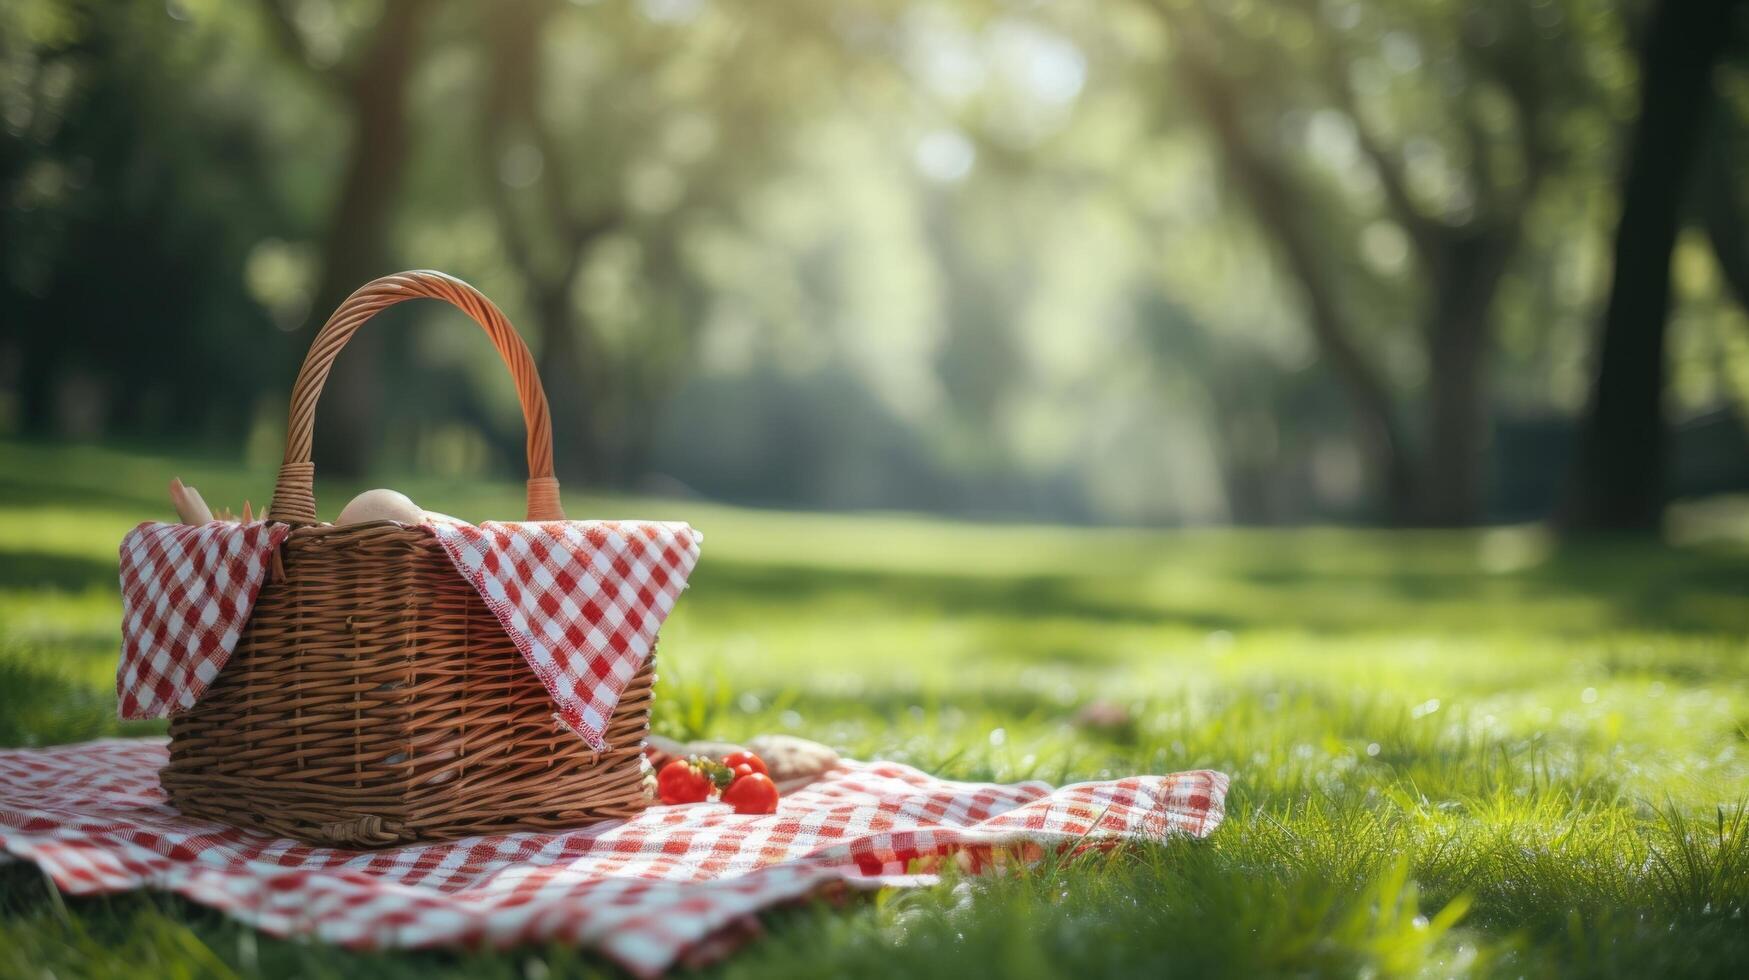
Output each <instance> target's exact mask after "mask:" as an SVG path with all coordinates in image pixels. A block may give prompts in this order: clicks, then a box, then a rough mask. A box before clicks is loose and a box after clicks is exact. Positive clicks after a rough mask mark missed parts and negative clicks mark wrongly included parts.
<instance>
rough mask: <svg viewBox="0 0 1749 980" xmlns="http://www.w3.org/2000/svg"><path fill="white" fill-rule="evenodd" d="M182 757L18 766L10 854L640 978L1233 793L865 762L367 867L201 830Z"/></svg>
mask: <svg viewBox="0 0 1749 980" xmlns="http://www.w3.org/2000/svg"><path fill="white" fill-rule="evenodd" d="M165 761H166V751H165V743H164V741H163V740H162V739H113V740H108V741H101V742H88V743H85V744H82V745H69V746H63V747H60V748H53V749H44V750H32V751H3V752H0V846H3V847H4V850H5V852H7V853H10V854H12V855H14V856H16V857H19V858H22V859H25V860H29V861H33V862H35V863H36V864H37V865H39V866H40V867H41V868H42V869H43V870H44V871H45V872H46V873H47V874H48V875H49V877H50V878H52V879H53V880H54V882H55V884H56V885H57V886H59V887H60V888H61V889H62V890H64V891H66V892H69V893H72V894H96V893H102V892H115V891H122V890H125V889H130V888H156V889H162V890H165V891H171V892H175V893H177V894H179V895H182V896H184V897H186V898H188V899H190V900H192V901H195V902H199V903H201V904H203V905H208V906H211V907H213V908H216V909H219V910H221V911H224V912H227V913H229V914H231V915H233V916H236V917H237V918H239V919H241V920H243V921H244V922H248V923H250V924H252V925H255V926H257V927H259V928H260V929H262V930H264V931H266V932H269V933H272V934H274V935H280V936H289V935H311V936H315V937H317V938H319V939H322V940H326V941H329V942H334V943H340V944H343V945H346V946H351V947H357V948H365V949H388V948H413V947H432V946H457V945H487V946H494V947H503V946H510V945H514V944H516V943H522V942H541V941H559V942H569V943H576V944H580V945H587V946H594V947H597V948H599V949H600V950H601V951H602V952H603V953H605V954H606V955H608V956H610V957H612V958H613V959H614V960H617V961H618V962H619V963H621V964H622V965H624V966H625V967H626V968H627V969H629V970H631V971H632V972H633V973H635V974H638V975H640V976H653V975H655V974H658V973H660V972H662V971H663V970H665V969H667V968H668V967H669V966H671V965H672V964H673V963H674V962H675V961H676V960H677V959H680V958H682V957H685V958H686V959H687V960H688V961H689V962H697V961H698V960H700V959H703V958H706V957H708V956H711V955H720V954H722V953H724V952H727V951H728V949H729V948H731V947H732V945H733V944H734V943H735V942H736V941H738V940H739V939H740V938H745V937H746V936H747V935H750V934H751V933H752V931H753V929H754V928H755V927H756V925H757V920H754V919H753V918H752V914H753V913H755V912H757V911H759V910H760V909H763V908H766V907H768V906H771V905H773V904H776V903H779V902H784V901H788V900H793V899H798V898H801V897H803V896H806V895H810V894H814V893H817V892H819V891H820V890H822V889H824V888H827V887H829V886H833V885H838V884H850V885H857V886H882V885H917V884H928V883H931V882H933V881H934V880H935V879H934V878H933V877H932V876H930V875H928V874H917V873H912V872H915V871H916V866H914V865H913V862H914V861H915V862H919V863H920V864H927V863H928V862H929V860H930V859H933V858H936V857H939V856H943V855H949V854H952V855H955V856H956V857H957V858H958V859H959V860H960V863H961V864H964V865H967V866H970V867H974V868H976V867H978V866H979V865H980V864H982V863H984V862H985V861H987V860H988V859H990V858H992V857H993V856H994V855H995V854H1007V853H1012V852H1014V851H1015V850H1018V851H1019V852H1020V853H1023V854H1036V853H1042V851H1043V850H1045V849H1053V848H1062V847H1081V846H1086V845H1106V844H1114V843H1119V842H1143V841H1160V840H1164V839H1166V838H1168V837H1173V836H1179V835H1188V836H1192V837H1203V836H1206V835H1208V834H1209V833H1211V832H1212V831H1213V830H1214V829H1215V827H1217V826H1218V825H1219V824H1220V822H1221V818H1222V816H1223V813H1224V810H1223V799H1224V797H1225V795H1226V789H1227V777H1226V776H1224V775H1222V774H1220V773H1217V772H1208V771H1199V772H1183V773H1177V774H1174V775H1170V776H1134V777H1130V778H1128V779H1118V780H1112V781H1109V782H1097V783H1079V784H1076V785H1074V786H1065V787H1063V788H1062V789H1057V790H1053V789H1051V788H1050V787H1049V786H1047V785H1045V784H1044V783H1039V782H1028V783H1019V784H1015V785H1006V786H1004V785H995V784H987V783H960V782H949V781H946V780H941V779H935V778H933V777H931V776H928V775H925V774H924V773H921V772H919V771H917V770H915V769H912V768H909V767H907V766H902V765H898V764H896V763H890V762H874V763H861V762H846V763H843V764H842V765H841V766H840V767H839V768H837V769H835V770H833V771H832V772H830V773H828V774H827V775H826V776H825V777H824V778H823V779H822V780H821V781H819V782H817V783H815V784H813V785H812V786H810V787H808V788H806V789H803V790H801V791H798V792H795V793H791V794H790V795H788V796H785V797H784V798H783V800H782V801H781V802H780V803H779V805H778V812H777V813H775V814H772V815H770V816H739V815H736V814H735V813H733V812H731V811H730V809H729V808H728V807H727V806H724V805H722V804H720V803H698V804H693V805H690V806H677V807H654V808H652V809H650V810H647V811H645V812H644V813H643V814H642V815H641V816H638V817H635V818H633V819H631V820H625V821H615V822H611V823H606V824H598V825H596V826H594V827H590V828H587V829H584V830H577V831H572V832H570V833H562V834H550V833H541V834H532V833H531V834H506V835H502V836H494V837H473V838H469V839H466V840H461V841H455V842H452V843H446V844H428V845H420V846H415V847H403V848H396V849H392V850H385V851H362V852H361V851H345V850H335V849H330V848H319V847H310V846H308V845H305V844H299V843H297V842H295V841H291V840H283V839H277V838H272V837H266V836H263V835H260V834H255V833H250V832H246V831H243V830H238V829H234V828H230V827H226V826H224V825H221V824H215V823H210V822H207V821H202V820H193V819H189V818H185V817H183V816H181V815H180V814H178V813H177V812H176V811H174V810H172V809H171V808H170V807H169V806H167V805H166V804H165V802H164V794H163V792H162V791H161V790H160V789H159V786H158V775H157V774H158V768H159V767H160V766H162V765H163V764H164V763H165ZM992 849H998V850H994V851H993V850H992Z"/></svg>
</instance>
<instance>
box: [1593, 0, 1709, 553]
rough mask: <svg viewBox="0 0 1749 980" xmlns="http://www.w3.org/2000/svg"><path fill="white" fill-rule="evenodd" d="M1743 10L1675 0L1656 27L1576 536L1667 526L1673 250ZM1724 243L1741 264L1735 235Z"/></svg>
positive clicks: (1665, 5) (1627, 182) (1625, 189)
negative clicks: (1716, 73) (1717, 74)
mask: <svg viewBox="0 0 1749 980" xmlns="http://www.w3.org/2000/svg"><path fill="white" fill-rule="evenodd" d="M1739 6H1740V4H1739V3H1738V2H1737V0H1663V2H1661V3H1659V4H1658V5H1657V7H1656V8H1654V10H1653V12H1652V15H1651V20H1650V22H1649V24H1648V26H1647V29H1646V34H1645V41H1644V43H1643V45H1642V47H1641V54H1640V66H1641V71H1640V77H1641V91H1640V114H1639V120H1638V122H1637V123H1636V124H1635V127H1634V133H1633V138H1632V142H1631V145H1630V146H1629V148H1628V156H1627V161H1626V165H1625V168H1624V170H1623V173H1622V178H1621V218H1620V222H1619V223H1618V225H1617V226H1616V233H1615V264H1614V271H1613V274H1612V277H1611V280H1610V289H1609V300H1608V305H1607V306H1606V307H1605V310H1604V314H1603V325H1602V334H1601V345H1600V347H1599V350H1598V372H1597V379H1596V382H1595V384H1594V386H1593V388H1592V394H1591V401H1590V405H1589V407H1588V409H1587V411H1586V415H1585V421H1584V425H1583V428H1582V430H1581V433H1580V438H1579V453H1578V458H1577V462H1576V466H1575V470H1574V477H1573V483H1572V489H1571V491H1570V493H1569V496H1568V499H1567V502H1566V510H1565V514H1564V522H1565V523H1566V525H1567V526H1568V527H1569V528H1571V529H1574V530H1630V531H1647V530H1655V529H1656V528H1657V527H1658V526H1659V525H1660V524H1661V523H1662V520H1663V512H1664V503H1665V499H1664V498H1665V493H1666V491H1665V480H1666V471H1667V464H1668V460H1667V458H1666V457H1667V447H1666V443H1667V433H1666V427H1665V417H1664V383H1665V378H1666V375H1667V363H1668V358H1667V354H1666V350H1665V332H1666V331H1665V323H1666V320H1667V319H1668V316H1669V310H1670V254H1671V249H1672V247H1673V246H1674V244H1675V242H1676V232H1677V228H1678V226H1679V224H1680V219H1681V211H1682V204H1683V199H1684V196H1685V195H1686V194H1687V193H1689V188H1690V186H1691V183H1692V179H1693V175H1694V171H1695V168H1696V165H1697V162H1698V161H1699V158H1700V155H1701V153H1702V151H1703V143H1704V141H1705V137H1706V135H1707V130H1708V126H1709V123H1710V122H1711V121H1712V120H1711V112H1712V108H1713V106H1714V104H1715V102H1716V101H1717V98H1716V92H1715V88H1714V84H1713V69H1714V66H1715V65H1716V64H1717V63H1718V61H1719V59H1720V57H1721V55H1722V54H1723V53H1724V51H1725V50H1726V48H1727V45H1728V44H1729V42H1730V39H1731V38H1732V36H1733V34H1734V30H1735V28H1737V27H1738V24H1737V22H1736V21H1735V14H1736V12H1737V10H1738V8H1739ZM1721 210H1723V209H1721ZM1727 213H1729V212H1727ZM1714 241H1715V243H1718V244H1719V245H1721V246H1722V247H1720V248H1719V253H1720V258H1721V260H1722V261H1723V262H1724V263H1725V264H1726V265H1727V267H1729V266H1731V264H1732V262H1733V258H1734V252H1733V250H1734V248H1735V247H1736V243H1735V240H1734V236H1733V235H1731V234H1728V233H1727V234H1722V235H1720V234H1715V236H1714ZM1737 268H1738V269H1739V270H1740V268H1741V267H1740V266H1738V267H1737Z"/></svg>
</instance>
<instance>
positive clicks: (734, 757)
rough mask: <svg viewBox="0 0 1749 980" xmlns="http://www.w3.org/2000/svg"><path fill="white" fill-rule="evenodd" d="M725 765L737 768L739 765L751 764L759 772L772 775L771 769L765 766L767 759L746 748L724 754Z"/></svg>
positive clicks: (763, 774)
mask: <svg viewBox="0 0 1749 980" xmlns="http://www.w3.org/2000/svg"><path fill="white" fill-rule="evenodd" d="M723 765H725V766H728V767H729V768H730V769H737V767H739V766H751V767H752V768H753V771H754V772H756V773H759V774H760V775H762V776H769V775H771V770H770V769H767V768H765V760H764V759H761V758H759V757H758V756H756V755H754V754H753V753H751V752H749V751H747V750H746V749H742V750H740V751H738V752H730V753H729V754H728V755H725V756H723Z"/></svg>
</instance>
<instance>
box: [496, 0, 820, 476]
mask: <svg viewBox="0 0 1749 980" xmlns="http://www.w3.org/2000/svg"><path fill="white" fill-rule="evenodd" d="M786 14H787V15H791V17H790V18H789V19H786V17H785V15H786ZM805 15H806V11H805V10H798V9H795V8H791V7H789V6H788V5H783V6H779V5H773V6H770V7H768V8H765V9H763V10H762V11H761V14H760V16H758V17H751V18H747V19H745V20H739V21H734V22H731V21H729V20H727V19H726V18H725V16H724V15H723V14H722V13H720V12H718V11H716V10H714V9H712V8H703V7H701V8H695V7H692V6H690V5H679V6H675V7H673V8H668V7H649V6H645V7H639V6H635V5H623V6H620V5H615V6H604V7H599V8H592V9H586V10H579V9H577V8H575V7H574V6H571V5H567V4H562V3H557V2H553V0H507V2H505V3H502V4H497V5H494V6H492V7H491V8H482V18H483V19H482V21H481V24H480V37H481V38H482V45H483V46H484V49H485V51H486V62H487V67H486V80H485V82H484V85H483V87H482V95H481V101H480V107H479V117H478V126H479V134H480V138H479V140H478V141H477V143H476V146H477V147H478V153H479V166H480V172H481V176H482V178H483V181H484V186H485V189H486V190H485V193H486V198H487V200H488V202H489V204H490V207H491V210H492V212H493V214H494V215H495V218H496V222H497V225H498V228H499V230H500V234H501V236H502V239H503V242H504V245H505V248H506V250H507V253H508V256H509V258H510V261H511V265H512V266H513V267H514V269H515V272H516V274H517V275H519V276H520V277H521V278H522V280H523V283H524V286H525V291H526V294H527V297H528V308H529V310H530V312H531V313H532V314H533V316H534V318H535V319H536V321H537V322H538V324H539V327H540V337H541V341H540V347H539V355H538V360H539V362H540V367H541V375H542V377H543V379H544V380H545V382H546V386H547V391H548V397H549V400H550V401H551V402H552V405H553V412H554V417H555V420H556V421H555V437H556V438H559V439H562V440H564V441H566V442H567V443H569V446H568V447H565V448H563V449H561V451H560V452H559V453H558V458H559V459H560V460H562V461H563V462H564V465H566V466H568V467H573V468H575V470H578V471H582V472H585V473H586V474H587V475H588V476H589V478H591V479H592V480H594V481H596V482H600V483H605V484H609V485H625V484H627V483H628V482H630V481H632V480H634V479H635V478H637V477H639V476H641V475H643V473H644V470H645V468H646V460H647V456H648V453H649V452H650V448H651V442H652V440H653V438H654V433H655V429H656V425H657V422H658V417H659V414H660V410H661V406H662V404H663V403H664V402H665V401H666V399H667V398H668V397H669V396H670V395H672V394H673V392H674V391H675V389H676V388H677V386H678V385H679V383H680V382H681V380H682V379H683V378H684V376H685V368H686V367H687V366H688V365H689V364H690V362H691V359H692V357H693V355H694V352H695V350H696V346H697V333H698V330H699V328H700V324H701V322H702V321H703V320H704V318H705V315H706V306H707V298H706V295H705V291H704V290H703V288H702V286H701V283H700V281H699V280H698V278H697V276H696V274H695V273H694V270H693V269H692V267H691V263H690V260H689V256H688V254H687V253H688V242H689V236H690V235H691V233H692V232H694V231H695V230H696V229H697V228H699V227H700V226H705V225H710V224H721V223H733V222H734V221H735V220H736V219H735V210H736V207H737V205H738V199H739V198H740V197H741V196H742V195H743V194H744V193H745V192H746V191H748V190H749V189H750V188H751V187H752V186H754V184H755V183H756V182H757V181H760V180H763V179H767V178H769V176H770V172H771V169H772V164H773V163H774V161H775V159H776V158H777V156H778V155H779V154H781V153H782V152H783V151H784V144H783V142H782V139H781V132H780V129H779V123H780V121H782V120H783V119H785V118H790V117H793V116H794V115H796V114H797V113H798V112H800V111H801V110H803V109H804V108H805V107H807V106H808V105H809V104H810V99H809V97H808V96H807V95H806V94H804V93H800V92H798V90H797V88H796V87H795V85H794V84H793V83H794V82H795V81H796V80H798V79H799V78H800V77H801V75H800V74H798V69H800V68H801V67H802V63H803V62H806V61H807V60H809V59H811V58H813V57H815V56H817V54H818V51H817V47H816V46H812V45H808V44H805V43H801V42H800V41H799V40H797V39H796V37H794V36H791V35H787V34H786V33H785V31H786V29H789V28H796V27H799V25H798V24H797V23H796V20H795V18H800V17H803V16H805ZM803 36H805V35H803ZM579 51H588V52H590V53H591V54H592V55H593V56H594V57H592V58H579V57H578V56H577V53H578V52H579ZM604 263H609V264H617V266H618V268H619V273H618V274H619V276H620V277H621V284H620V286H621V288H622V289H625V290H626V292H627V293H628V295H629V298H628V299H627V300H626V303H627V304H629V305H632V306H634V307H635V309H636V312H637V316H636V318H635V321H622V322H618V323H612V322H604V321H605V320H609V319H614V318H616V317H617V316H623V315H624V311H608V312H606V313H603V311H600V310H599V309H596V310H592V309H591V305H590V303H589V302H588V299H587V297H586V296H585V295H584V293H585V290H584V289H583V287H582V285H581V284H582V283H583V281H584V279H585V277H586V276H588V275H589V273H590V271H591V269H592V268H593V269H600V268H601V267H602V265H603V264H604ZM625 280H629V282H628V281H625ZM596 292H597V293H598V294H599V293H600V292H602V290H600V289H597V290H596Z"/></svg>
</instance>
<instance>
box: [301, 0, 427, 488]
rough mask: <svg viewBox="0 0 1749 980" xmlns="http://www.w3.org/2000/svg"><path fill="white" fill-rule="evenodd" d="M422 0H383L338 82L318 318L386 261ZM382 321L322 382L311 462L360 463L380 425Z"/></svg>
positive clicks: (340, 470)
mask: <svg viewBox="0 0 1749 980" xmlns="http://www.w3.org/2000/svg"><path fill="white" fill-rule="evenodd" d="M422 4H423V0H388V2H387V3H386V4H385V6H384V8H383V13H382V17H381V19H380V20H379V21H378V23H377V26H376V28H375V29H374V31H373V32H372V35H371V41H370V43H369V45H367V47H366V48H365V50H364V51H363V52H361V58H360V60H359V62H358V64H357V68H356V71H355V72H354V74H352V76H351V77H349V78H348V79H346V81H345V84H344V88H343V92H344V94H345V97H346V101H347V104H348V106H349V108H350V109H351V119H352V140H351V148H350V150H349V151H348V154H347V161H346V172H345V176H344V177H343V182H342V183H341V186H340V191H339V193H338V194H337V195H336V197H335V199H334V205H333V210H332V212H331V213H330V216H329V219H328V225H327V233H326V236H325V240H324V242H323V248H322V271H321V275H320V277H319V279H318V286H317V288H316V299H315V305H314V306H313V307H312V314H313V316H315V317H318V318H320V319H318V320H316V321H315V322H316V323H318V324H319V323H320V322H321V320H324V319H326V318H327V317H328V315H329V314H330V313H332V312H333V311H334V309H335V307H337V306H339V305H340V303H341V301H342V300H344V299H345V298H346V297H347V296H348V295H350V294H351V293H352V291H353V290H355V289H357V288H358V287H360V286H362V285H364V284H365V283H366V282H368V281H370V280H371V279H374V278H376V277H377V276H381V275H385V274H387V273H391V272H394V271H396V270H395V269H392V268H390V267H389V262H388V251H389V249H388V237H389V220H390V218H391V216H392V215H393V213H394V205H395V199H396V197H397V196H398V194H399V192H400V189H401V184H402V178H403V176H404V174H405V171H406V164H407V155H408V148H409V134H408V119H407V98H406V92H407V82H408V78H409V76H411V74H412V71H413V63H414V57H415V54H416V51H417V47H418V34H419V31H418V27H419V23H420V20H421V16H422V13H423V12H422V10H421V9H420V8H421V6H422ZM383 346H384V345H383V341H382V335H381V332H380V331H379V330H372V329H365V330H361V331H359V332H358V334H357V335H356V336H354V337H353V339H352V340H351V341H349V342H348V343H347V345H346V351H345V353H344V354H342V355H341V356H340V357H339V358H337V359H336V361H335V363H334V370H333V374H332V375H331V376H330V377H329V379H328V384H327V385H326V386H325V387H324V388H323V390H322V401H321V410H320V417H321V418H322V419H323V420H324V421H325V423H326V424H324V425H323V426H322V433H321V437H320V438H318V439H316V441H315V446H314V455H315V459H316V465H317V469H318V470H319V471H320V472H322V473H323V474H325V475H330V476H358V475H361V474H363V473H364V472H365V470H366V468H367V467H368V465H369V462H370V454H371V453H372V451H373V449H374V447H375V446H376V445H377V443H378V441H379V438H378V437H379V435H380V433H381V428H382V417H381V410H380V407H381V404H382V399H381V397H380V396H379V392H380V391H381V389H382V386H383V384H384V382H385V377H384V375H383V374H382V372H381V365H380V364H379V361H380V359H381V357H380V354H381V351H382V350H383Z"/></svg>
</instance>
